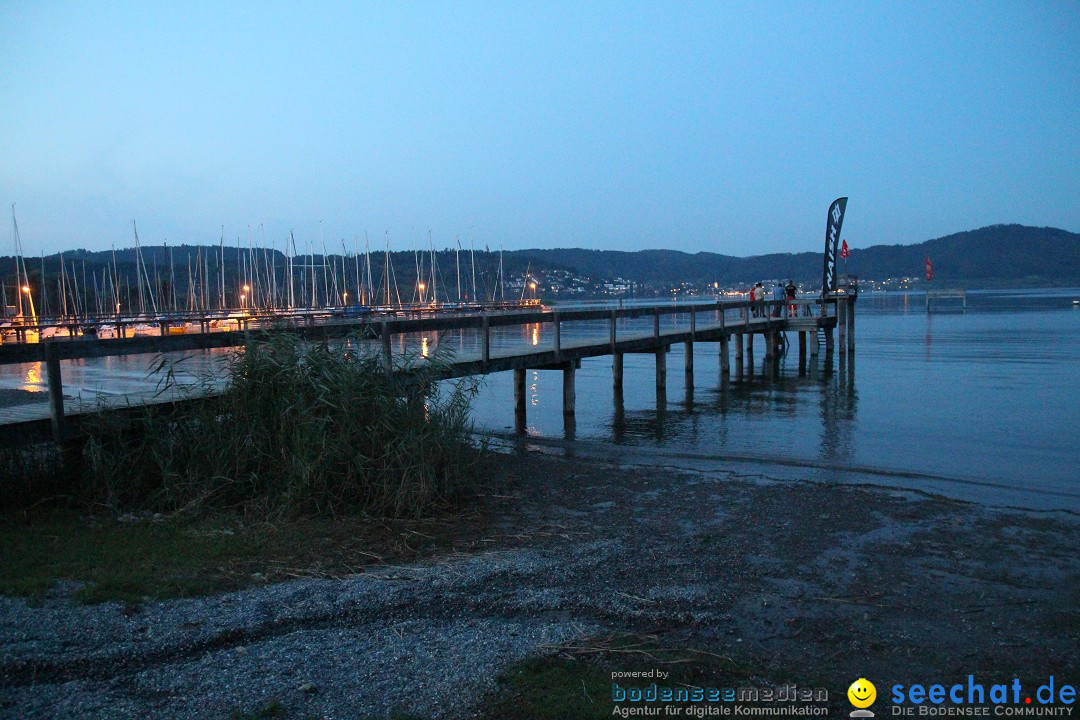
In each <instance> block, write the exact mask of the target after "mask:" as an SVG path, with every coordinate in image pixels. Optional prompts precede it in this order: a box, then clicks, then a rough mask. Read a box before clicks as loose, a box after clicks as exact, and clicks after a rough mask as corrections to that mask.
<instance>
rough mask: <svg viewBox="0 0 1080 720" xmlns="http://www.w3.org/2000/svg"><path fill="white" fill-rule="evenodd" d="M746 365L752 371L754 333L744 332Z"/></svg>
mask: <svg viewBox="0 0 1080 720" xmlns="http://www.w3.org/2000/svg"><path fill="white" fill-rule="evenodd" d="M746 367H747V369H748V370H749V371H750V373H751V374H753V372H754V333H752V332H751V333H746Z"/></svg>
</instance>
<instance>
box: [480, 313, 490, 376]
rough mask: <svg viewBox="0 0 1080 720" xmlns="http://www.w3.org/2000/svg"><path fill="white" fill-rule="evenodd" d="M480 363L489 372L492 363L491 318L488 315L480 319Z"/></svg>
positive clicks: (485, 314)
mask: <svg viewBox="0 0 1080 720" xmlns="http://www.w3.org/2000/svg"><path fill="white" fill-rule="evenodd" d="M480 361H481V363H482V364H483V366H484V369H485V370H487V366H488V363H489V362H490V361H491V318H490V317H488V314H487V313H484V315H483V317H481V318H480Z"/></svg>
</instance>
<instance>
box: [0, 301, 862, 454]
mask: <svg viewBox="0 0 1080 720" xmlns="http://www.w3.org/2000/svg"><path fill="white" fill-rule="evenodd" d="M854 311H855V296H854V295H851V296H847V295H844V294H839V295H835V296H830V297H828V298H826V299H825V300H824V301H822V300H820V299H814V300H795V301H787V300H785V301H767V302H759V303H751V302H748V301H745V300H738V301H720V302H710V303H692V304H690V303H681V304H676V303H665V304H657V305H651V306H633V307H622V308H587V309H558V308H554V309H544V308H537V309H527V310H506V311H494V312H491V311H485V312H469V311H461V312H444V313H438V314H434V313H433V314H428V315H425V316H420V317H398V316H393V315H389V314H386V315H380V316H376V315H371V316H365V317H360V318H342V317H337V316H330V315H327V316H323V317H319V318H305V319H303V320H301V321H299V322H296V321H292V322H263V321H259V320H258V319H257V318H251V319H250V321H249V322H247V323H245V324H243V325H238V328H243V329H237V330H234V331H229V332H203V333H188V334H183V335H169V334H162V335H160V336H139V337H131V338H113V339H70V340H68V339H54V340H49V341H46V342H43V343H17V344H6V345H3V346H0V364H12V363H43V364H44V366H45V370H46V373H45V374H46V375H47V377H48V401H47V402H46V401H45V400H42V401H41V402H36V403H32V404H27V405H17V406H15V407H9V408H4V409H0V446H5V447H12V446H19V445H26V444H31V443H36V442H43V441H48V440H56V441H63V440H65V439H67V438H70V437H73V436H77V435H78V434H79V433H80V430H81V426H82V423H83V421H84V420H85V419H87V418H88V417H90V416H91V415H93V414H94V413H98V412H103V411H108V412H129V411H131V410H132V409H138V408H143V407H145V406H147V405H162V404H167V403H175V402H178V401H182V400H188V399H191V397H192V396H191V395H190V394H185V393H182V392H178V391H172V392H165V393H162V392H158V391H156V390H148V391H143V392H138V393H123V394H117V395H111V396H105V397H96V398H94V400H92V401H89V402H88V401H86V400H83V399H77V398H71V397H65V394H64V390H63V379H62V365H61V361H65V360H77V359H82V358H95V357H108V356H120V355H133V354H146V353H164V352H173V351H192V350H205V349H213V348H227V347H237V346H242V345H243V344H244V343H245V342H246V341H247V340H248V339H250V337H251V335H252V334H253V333H256V332H262V331H265V332H291V333H296V334H299V335H301V336H302V337H305V338H308V339H312V340H318V339H329V338H335V337H345V336H349V335H352V334H356V333H360V334H362V335H364V336H366V337H368V338H371V341H372V342H373V343H375V342H377V343H378V345H379V347H380V352H381V354H382V357H383V361H384V364H385V366H386V368H387V370H388V372H389V371H392V368H393V367H394V360H395V349H394V338H395V336H410V335H415V334H417V333H432V332H434V333H441V332H446V331H469V332H470V333H475V337H476V338H477V339H478V341H479V349H478V351H472V352H467V353H461V354H460V355H456V356H455V357H454V358H453V359H452V361H451V362H448V363H447V364H446V365H445V367H444V371H443V374H444V376H445V377H447V378H453V377H463V376H468V375H480V374H486V373H493V372H503V371H513V372H514V396H515V419H516V421H517V425H518V427H519V428H523V427H524V423H525V371H526V370H528V369H549V370H562V371H563V413H564V416H566V417H567V418H568V419H572V418H573V416H574V413H575V398H576V388H575V375H574V373H575V370H576V369H577V368H578V367H580V364H581V361H582V360H585V359H587V358H595V357H602V356H607V355H611V356H612V358H613V359H612V377H613V391H614V392H615V393H619V394H621V392H622V380H623V373H622V368H623V362H622V360H623V355H624V354H626V353H650V354H654V355H655V357H656V388H657V393H658V396H660V395H662V394H663V393H664V392H666V377H667V358H666V355H667V351H668V349H669V348H670V347H671V345H673V344H675V343H684V345H685V347H686V352H685V368H684V371H685V373H686V378H687V385H688V387H692V385H693V371H694V345H695V343H716V344H717V345H718V346H719V352H718V354H719V369H720V372H721V373H722V374H723V375H730V374H731V373H732V361H733V363H734V373H735V375H736V376H741V375H743V374H744V372H745V371H747V370H748V369H749V368H752V367H753V366H754V364H755V361H754V353H755V340H754V339H755V337H756V336H758V335H760V336H762V337H763V338H764V343H763V346H764V347H763V349H762V352H763V357H764V359H765V360H766V361H771V360H775V359H777V358H778V353H779V352H780V350H779V349H778V348H779V347H780V345H779V341H780V337H781V334H782V333H787V332H796V333H798V353H799V364H800V368H801V367H803V366H804V365H805V362H806V356H807V352H808V351H809V354H810V355H811V356H814V355H816V354H817V353H818V348H819V345H820V343H819V339H818V338H819V336H821V337H823V339H824V345H825V349H826V352H827V353H832V352H833V351H834V349H835V346H836V345H839V350H840V352H841V354H844V353H848V352H851V351H853V350H854V347H855V345H854V338H855V334H854V327H855V322H854V318H855V312H854ZM650 320H651V322H649V321H650ZM662 320H665V321H667V322H669V323H670V324H671V325H672V327H671V328H665V327H664V326H663V324H662ZM673 321H681V324H680V323H678V322H673ZM571 323H584V324H587V330H586V331H585V332H584V333H580V334H577V335H576V336H575V337H572V338H570V337H567V338H564V327H568V326H569V325H570V324H571ZM539 325H543V326H546V327H548V328H549V331H548V332H547V333H546V335H550V343H546V347H541V346H539V345H538V344H537V345H527V346H525V347H522V346H520V344H510V345H509V346H506V345H502V346H500V344H499V343H498V342H497V338H496V337H495V335H496V334H495V333H493V330H494V329H497V328H507V327H512V326H522V327H526V326H534V327H535V326H539ZM628 326H629V327H628ZM650 326H651V331H649V330H647V329H645V328H649V327H650ZM605 330H606V331H605ZM834 331H836V333H837V335H838V336H839V337H838V338H837V339H834ZM732 342H734V345H735V348H734V353H732V351H731V349H730V346H731V344H732ZM732 354H734V357H733V358H732ZM773 366H774V363H771V362H766V368H767V369H769V368H772V367H773ZM202 392H213V389H210V390H205V389H204V390H202Z"/></svg>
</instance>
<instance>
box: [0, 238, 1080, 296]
mask: <svg viewBox="0 0 1080 720" xmlns="http://www.w3.org/2000/svg"><path fill="white" fill-rule="evenodd" d="M391 255H392V263H393V268H394V276H395V278H396V280H397V283H398V285H399V287H400V288H404V290H402V292H404V293H405V294H406V295H408V294H409V292H411V290H410V289H411V288H413V286H414V285H415V283H416V277H417V275H418V274H419V273H418V272H417V268H420V269H423V268H430V257H429V255H428V253H420V254H417V253H415V252H414V251H413V250H398V251H396V252H394V253H392V254H391ZM142 256H143V262H144V264H145V265H146V269H145V270H143V271H141V272H140V271H139V270H138V269H137V267H136V262H135V259H136V255H135V250H134V249H132V248H124V249H117V250H116V251H115V252H113V251H111V250H106V251H96V252H92V251H86V250H69V251H66V252H65V254H64V259H65V264H66V267H67V272H68V273H69V274H72V273H75V275H74V277H75V278H76V282H77V283H79V284H80V285H81V284H83V283H84V281H85V285H86V288H90V287H92V286H93V282H92V281H93V280H94V276H95V275H96V276H98V282H99V283H104V282H106V281H107V279H108V276H110V275H111V274H115V275H116V277H117V278H118V281H119V282H129V283H134V286H137V283H138V280H137V278H139V277H140V276H142V277H144V278H146V281H147V282H151V283H154V284H157V283H159V281H160V282H164V281H163V280H162V278H169V277H175V278H176V280H177V283H178V284H179V285H180V286H181V287H182V288H183V292H187V288H188V287H189V285H191V283H192V282H193V281H192V279H191V278H192V277H193V276H194V278H195V280H194V282H195V283H196V284H199V283H200V282H203V281H200V280H199V278H200V277H202V276H206V277H205V284H207V285H208V286H209V287H211V288H214V292H219V290H217V288H218V287H219V285H218V283H219V278H220V277H222V276H224V280H225V283H226V287H228V288H233V286H234V285H237V283H240V282H241V280H240V279H239V278H240V277H241V275H244V276H245V277H255V274H256V272H258V273H263V275H264V276H265V273H266V270H265V268H266V267H267V265H268V264H269V265H273V266H275V267H277V268H278V269H279V271H281V269H282V268H284V267H285V262H286V261H285V258H284V256H283V255H282V254H281V252H280V251H278V250H265V251H263V250H255V251H254V253H253V252H252V251H251V250H249V249H248V248H241V249H239V250H238V249H237V248H235V247H225V248H224V252H222V251H221V249H220V248H219V247H218V246H216V245H208V246H203V247H201V248H200V247H196V246H192V245H179V246H173V247H172V248H171V249H170V248H167V247H164V246H161V245H156V246H144V247H143V249H142ZM437 256H438V257H437V260H436V262H437V266H438V268H439V271H438V272H439V277H440V280H439V283H440V285H441V286H442V288H443V292H444V293H446V292H449V291H448V288H450V287H451V286H454V288H455V291H456V287H457V282H458V277H457V274H458V271H459V270H460V272H461V276H462V277H463V278H465V280H464V283H465V287H466V288H468V286H469V285H470V283H471V281H470V280H469V279H468V276H469V275H470V274H471V273H472V268H473V266H475V274H476V277H475V285H476V288H477V292H478V293H479V294H480V295H481V296H483V297H490V296H491V295H492V293H493V288H495V287H496V286H497V278H498V277H499V272H498V270H499V262H500V255H499V253H498V252H497V251H494V252H493V251H490V250H485V251H484V252H480V251H477V252H476V254H475V256H472V255H471V254H470V253H467V252H463V253H461V257H460V258H459V257H458V256H457V255H456V254H455V252H454V251H453V250H446V249H444V250H440V251H438V252H437ZM927 257H929V258H930V259H931V260H932V261H933V265H934V280H935V281H938V282H941V283H944V284H956V285H960V284H962V285H965V286H967V287H980V286H981V287H992V286H998V287H1004V286H1037V285H1043V286H1050V285H1058V286H1061V285H1080V234H1077V233H1071V232H1067V231H1065V230H1059V229H1056V228H1038V227H1027V226H1023V225H993V226H990V227H985V228H981V229H979V230H971V231H969V232H963V233H956V234H955V235H948V236H946V237H942V238H937V239H935V240H927V241H926V242H922V243H918V244H916V245H874V246H871V247H866V248H863V247H853V248H851V257H850V258H848V260H847V263H846V267H847V271H848V272H849V273H851V274H853V275H857V276H858V277H860V278H862V279H864V280H885V279H887V278H894V279H895V278H902V277H910V278H922V277H923V274H924V268H925V260H926V258H927ZM222 260H223V261H224V272H222V266H221V261H222ZM370 260H371V265H372V277H373V280H374V281H375V285H376V286H381V285H382V280H381V278H382V277H383V273H384V268H383V263H384V255H383V253H372V255H371V258H370ZM502 260H503V263H504V277H505V279H506V282H507V284H508V285H510V284H513V283H514V282H515V281H516V283H517V284H516V287H517V288H518V289H520V288H521V279H522V278H523V277H524V276H525V274H526V272H530V273H531V274H532V276H533V277H534V278H537V279H539V280H540V282H541V284H542V285H543V286H545V287H546V284H545V281H546V280H547V279H549V278H548V276H549V275H550V274H551V271H553V270H562V271H566V272H567V273H569V274H572V275H577V276H580V278H585V280H580V281H578V283H579V284H584V285H585V286H588V287H593V288H595V287H597V284H598V283H599V284H602V283H603V282H605V281H609V280H614V279H616V278H621V279H623V280H625V281H629V282H631V283H634V284H636V285H637V286H638V290H639V291H641V292H650V291H656V292H659V291H660V290H661V289H664V288H666V287H670V286H673V285H677V284H680V283H690V284H693V285H696V286H704V285H706V284H708V285H712V284H713V283H714V282H719V283H720V284H721V286H724V287H732V286H734V287H739V286H742V285H743V284H745V283H748V282H751V281H756V280H766V279H777V278H780V279H787V278H791V279H794V280H796V281H797V282H799V283H800V284H802V285H803V286H805V287H817V286H818V285H819V284H820V282H821V270H822V255H821V252H820V251H818V252H804V253H778V254H771V255H756V256H753V257H733V256H730V255H721V254H718V253H708V252H700V253H693V254H691V253H685V252H680V251H678V250H640V251H637V252H622V251H615V250H582V249H579V248H560V249H553V250H514V251H507V252H505V253H504V254H503V256H502ZM459 261H460V262H459ZM114 263H115V267H114ZM363 263H364V260H363V259H362V258H361V259H356V258H349V259H343V258H342V257H341V256H340V255H330V256H328V257H327V258H326V259H325V264H324V259H323V258H322V257H321V256H319V255H315V256H313V257H312V256H304V257H298V258H297V265H296V267H297V268H298V270H297V277H298V278H302V277H303V276H304V274H305V273H307V272H308V269H309V268H311V267H312V266H316V267H317V268H319V269H318V272H319V273H321V274H322V275H326V274H327V272H326V268H332V269H333V272H334V274H335V277H341V276H342V274H344V275H348V276H349V277H350V278H352V279H351V280H350V281H349V283H348V285H349V286H353V285H354V283H355V282H356V281H355V278H356V273H357V270H358V269H359V268H360V266H361V265H362V264H363ZM839 263H840V271H841V272H844V267H845V264H844V261H842V260H841V261H839ZM43 264H44V267H45V269H46V272H47V274H48V284H49V287H50V288H52V287H54V286H55V283H56V276H57V275H58V274H59V256H58V255H49V256H46V257H45V258H43V259H41V258H38V257H33V256H31V257H29V258H27V262H26V265H27V271H28V274H29V278H30V282H31V284H32V285H34V286H35V287H36V286H37V285H38V282H39V278H40V276H41V267H42V265H43ZM14 266H15V263H14V258H11V257H0V282H2V283H4V285H5V287H7V288H10V287H12V286H13V285H14V284H15V278H14ZM245 267H255V268H258V269H257V271H251V270H243V268H245ZM105 268H114V269H113V270H110V271H108V272H106V271H105ZM300 268H305V269H303V270H300ZM313 272H314V271H313ZM429 272H430V271H429V270H423V274H424V276H425V277H426V276H428V274H429ZM245 273H246V275H245ZM564 275H565V273H564ZM125 279H126V280H125ZM331 284H332V281H331ZM233 290H235V288H233ZM35 292H36V291H35ZM453 294H456V292H455V293H453Z"/></svg>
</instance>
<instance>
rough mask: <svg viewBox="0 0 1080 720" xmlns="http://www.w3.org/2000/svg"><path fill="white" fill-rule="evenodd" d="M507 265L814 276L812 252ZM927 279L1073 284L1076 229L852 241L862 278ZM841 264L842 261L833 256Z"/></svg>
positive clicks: (541, 256)
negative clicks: (930, 272) (930, 270)
mask: <svg viewBox="0 0 1080 720" xmlns="http://www.w3.org/2000/svg"><path fill="white" fill-rule="evenodd" d="M506 255H507V258H508V259H509V258H510V257H511V256H513V258H514V261H515V262H514V265H515V266H517V265H525V264H526V262H531V263H532V266H533V267H534V268H538V267H539V268H543V267H557V268H563V269H568V270H573V271H575V272H578V273H581V274H582V275H589V276H593V277H622V278H626V279H628V280H632V281H634V282H643V283H673V282H693V283H704V282H714V281H716V282H720V284H721V285H724V284H730V283H736V282H743V281H747V280H754V279H759V278H794V279H796V280H798V281H800V282H804V283H815V282H817V283H820V282H821V269H822V256H821V253H820V252H812V253H811V252H804V253H781V254H772V255H756V256H753V257H732V256H730V255H720V254H717V253H708V252H700V253H694V254H691V253H684V252H679V251H677V250H641V251H638V252H619V251H613V250H581V249H577V248H560V249H555V250H520V251H515V252H513V253H507V254H506ZM927 257H929V258H930V259H931V261H932V262H933V265H934V279H935V280H940V281H942V282H957V283H967V284H970V285H973V286H976V285H1009V284H1022V285H1037V284H1080V234H1077V233H1071V232H1068V231H1066V230H1060V229H1057V228H1049V227H1028V226H1025V225H992V226H990V227H984V228H980V229H978V230H970V231H968V232H962V233H956V234H954V235H947V236H945V237H941V238H937V239H934V240H927V241H926V242H921V243H918V244H916V245H874V246H871V247H867V248H859V247H854V248H852V249H851V257H849V258H848V260H847V267H848V271H849V272H850V273H852V274H853V275H858V276H859V277H863V278H868V279H884V278H889V277H892V278H896V277H905V276H909V277H922V276H923V273H924V266H925V260H926V258H927ZM840 263H841V268H842V267H843V261H840Z"/></svg>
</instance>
